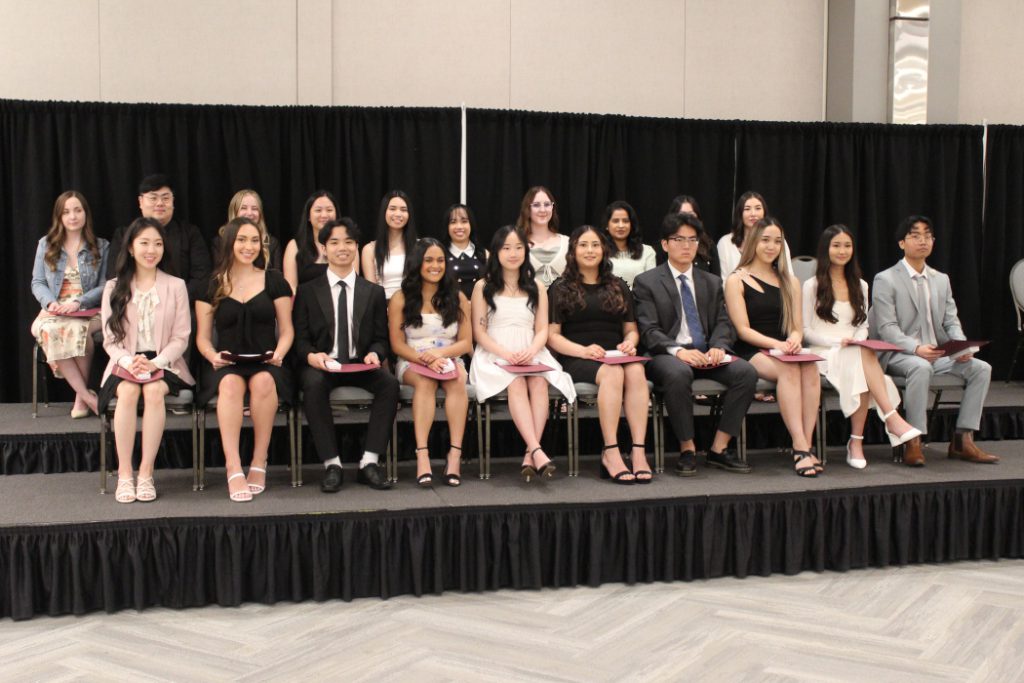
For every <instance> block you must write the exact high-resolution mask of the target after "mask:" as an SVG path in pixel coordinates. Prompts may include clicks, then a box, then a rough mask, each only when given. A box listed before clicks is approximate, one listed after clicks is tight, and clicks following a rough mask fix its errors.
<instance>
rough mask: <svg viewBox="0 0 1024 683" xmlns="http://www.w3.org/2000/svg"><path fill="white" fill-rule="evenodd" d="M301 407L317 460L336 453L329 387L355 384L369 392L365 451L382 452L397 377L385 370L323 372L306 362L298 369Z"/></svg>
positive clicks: (394, 406) (391, 420)
mask: <svg viewBox="0 0 1024 683" xmlns="http://www.w3.org/2000/svg"><path fill="white" fill-rule="evenodd" d="M301 377H302V394H303V399H302V408H303V410H304V411H305V413H306V420H307V421H308V422H309V431H310V432H312V434H313V443H314V445H315V446H316V455H317V457H318V458H320V461H321V462H323V461H326V460H330V459H331V458H333V457H335V456H340V455H341V454H340V453H339V452H338V439H337V437H336V436H335V433H334V416H333V414H332V413H331V405H330V403H329V399H330V395H331V390H332V389H336V388H337V387H358V388H359V389H365V390H366V391H369V392H370V393H372V394H373V403H372V404H371V405H370V423H369V424H368V425H367V430H366V447H365V450H367V451H371V452H373V453H376V454H378V455H384V453H385V451H387V449H388V441H390V440H391V425H392V424H394V422H395V415H396V414H397V413H398V380H397V379H395V376H394V375H392V374H391V373H390V372H388V371H387V370H383V369H380V370H368V371H366V372H338V373H334V372H324V371H323V370H316V369H314V368H311V367H309V366H308V365H307V366H306V367H304V368H303V369H302V375H301Z"/></svg>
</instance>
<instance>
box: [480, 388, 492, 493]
mask: <svg viewBox="0 0 1024 683" xmlns="http://www.w3.org/2000/svg"><path fill="white" fill-rule="evenodd" d="M484 430H485V431H484V452H483V460H482V462H481V465H480V467H481V475H480V478H481V479H490V478H491V402H490V401H486V402H485V403H484Z"/></svg>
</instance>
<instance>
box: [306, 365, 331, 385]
mask: <svg viewBox="0 0 1024 683" xmlns="http://www.w3.org/2000/svg"><path fill="white" fill-rule="evenodd" d="M301 381H302V390H303V391H305V392H309V391H316V390H320V389H323V388H324V387H326V386H327V379H326V375H324V373H323V372H321V371H320V370H316V369H314V368H311V367H309V366H308V365H307V366H306V367H304V368H302V375H301Z"/></svg>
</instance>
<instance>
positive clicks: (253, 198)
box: [211, 188, 283, 270]
mask: <svg viewBox="0 0 1024 683" xmlns="http://www.w3.org/2000/svg"><path fill="white" fill-rule="evenodd" d="M239 216H241V217H242V218H248V219H249V220H251V221H252V222H253V223H255V224H256V227H258V228H259V229H260V232H261V233H262V234H263V248H264V252H265V254H266V259H267V265H266V267H267V268H273V269H274V270H281V264H282V260H283V257H282V255H281V243H280V242H279V241H278V240H277V238H276V237H274V236H273V235H271V234H270V229H269V228H267V222H266V219H265V217H264V213H263V199H262V198H261V197H260V195H259V193H258V192H256V190H250V189H248V188H245V189H242V190H239V191H238V192H236V193H235V195H234V196H233V197H232V198H231V201H230V202H228V221H232V220H234V219H236V218H238V217H239ZM224 227H225V226H221V228H220V230H218V231H217V236H216V237H214V238H213V246H212V248H211V251H212V254H213V262H214V263H216V262H217V257H218V256H219V255H220V252H221V240H222V239H223V237H224Z"/></svg>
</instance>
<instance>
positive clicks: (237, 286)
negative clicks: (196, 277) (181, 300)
mask: <svg viewBox="0 0 1024 683" xmlns="http://www.w3.org/2000/svg"><path fill="white" fill-rule="evenodd" d="M223 234H224V240H223V244H222V246H221V252H220V255H219V258H218V260H217V266H216V269H215V270H214V273H213V281H212V282H211V283H210V288H209V291H208V292H207V293H206V295H205V296H204V297H202V298H201V299H200V300H199V301H196V323H197V328H198V331H197V334H196V348H197V349H198V350H199V353H201V354H202V355H203V358H205V359H206V360H207V361H209V365H207V366H206V367H204V369H203V381H202V385H203V388H202V391H200V393H199V398H198V401H197V403H199V405H206V404H207V403H208V402H209V401H210V399H211V398H213V396H214V395H216V396H217V397H218V398H217V422H218V424H219V425H220V437H221V443H222V444H223V446H224V461H225V466H226V469H227V477H228V494H229V497H230V498H231V500H232V501H234V502H238V503H241V502H246V501H250V500H252V497H253V495H256V494H259V493H262V492H263V490H264V488H265V486H266V474H267V469H266V468H267V448H268V447H269V446H270V432H271V430H272V429H273V427H274V415H275V414H276V413H277V409H278V404H279V401H280V402H282V403H290V402H291V400H292V378H291V375H290V373H289V372H288V370H287V368H285V367H284V366H283V361H284V357H285V354H287V353H288V349H290V348H291V345H292V340H293V338H294V336H295V333H294V330H293V328H292V289H291V287H289V286H288V283H287V282H286V281H285V279H284V277H283V276H282V275H281V273H280V272H278V271H276V270H266V269H265V267H264V266H265V264H266V259H267V254H266V248H265V246H264V236H263V233H262V231H261V230H260V228H259V226H258V225H257V224H256V223H254V222H253V221H252V220H250V219H248V218H235V219H234V220H232V221H230V222H229V223H228V224H227V225H226V226H224V233H223ZM214 333H216V344H214ZM222 353H224V354H231V355H232V357H233V358H234V360H229V359H227V358H224V357H223V356H222V355H221V354H222ZM261 354H263V355H269V357H267V358H260V357H259V356H260V355H261ZM239 356H256V358H248V359H244V358H239ZM246 392H248V394H249V406H250V414H251V415H252V424H253V438H254V445H253V454H252V462H251V464H250V467H249V476H248V477H246V476H245V474H243V472H242V463H241V456H240V454H239V446H238V441H239V434H240V432H241V430H242V410H243V402H244V399H245V395H246Z"/></svg>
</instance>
